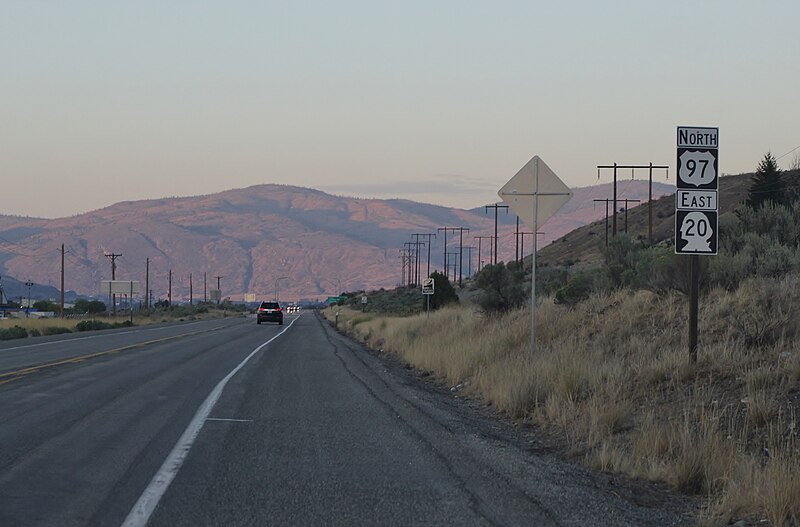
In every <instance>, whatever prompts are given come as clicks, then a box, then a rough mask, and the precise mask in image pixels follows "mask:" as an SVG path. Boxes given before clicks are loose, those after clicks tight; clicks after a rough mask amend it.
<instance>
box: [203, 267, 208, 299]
mask: <svg viewBox="0 0 800 527" xmlns="http://www.w3.org/2000/svg"><path fill="white" fill-rule="evenodd" d="M206 292H207V289H206V272H205V271H203V303H206V302H208V296H207V295H206Z"/></svg>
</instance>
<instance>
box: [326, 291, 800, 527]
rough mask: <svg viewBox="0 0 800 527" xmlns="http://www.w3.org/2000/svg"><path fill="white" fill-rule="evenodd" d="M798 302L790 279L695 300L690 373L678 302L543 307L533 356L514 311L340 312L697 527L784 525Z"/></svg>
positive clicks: (631, 297)
mask: <svg viewBox="0 0 800 527" xmlns="http://www.w3.org/2000/svg"><path fill="white" fill-rule="evenodd" d="M766 296H769V301H768V302H767V301H766V300H765V297H766ZM798 300H800V282H798V279H797V278H796V277H788V278H786V279H784V280H783V281H782V282H780V283H776V284H774V285H764V283H760V282H755V281H754V282H748V283H745V284H744V286H743V287H741V288H740V289H739V290H738V291H736V292H733V293H729V292H726V291H724V290H715V291H711V292H710V293H708V294H707V295H706V296H704V298H703V299H702V300H701V312H700V328H701V349H700V355H699V360H698V362H697V363H696V364H691V363H690V362H689V354H688V349H687V320H688V302H687V300H686V298H685V297H684V296H681V295H679V294H677V293H676V294H669V295H665V296H658V295H655V294H653V293H650V292H645V291H638V292H630V291H617V292H614V293H611V294H599V295H595V296H593V297H591V298H590V299H588V300H586V301H585V302H583V303H581V304H579V305H578V306H577V307H575V308H566V307H563V306H558V305H554V304H553V302H552V301H550V300H547V299H545V300H544V301H543V302H542V303H541V305H540V306H539V307H538V308H537V328H536V332H537V343H536V350H535V352H533V353H532V352H531V348H530V341H529V335H530V313H529V311H528V310H524V309H523V310H518V311H513V312H510V313H507V314H505V315H502V316H494V317H492V316H487V315H485V314H482V313H479V312H477V311H475V310H474V309H473V308H471V307H451V308H445V309H442V310H440V311H437V312H434V313H431V315H430V317H429V318H426V316H425V315H419V316H412V317H405V318H400V317H394V318H393V317H379V316H377V315H373V314H364V313H358V312H353V311H349V310H346V309H341V316H340V324H343V325H344V327H345V329H346V330H347V331H349V332H350V333H352V334H353V335H354V336H357V337H358V338H361V339H362V340H364V341H365V342H366V343H367V344H368V345H370V346H371V347H373V348H376V349H383V350H384V351H385V352H388V353H393V354H396V355H398V356H400V357H402V358H403V359H404V360H406V361H407V362H409V363H410V364H412V365H414V366H415V367H417V368H419V369H422V370H426V371H429V372H432V373H433V374H435V375H436V376H438V377H439V378H441V379H442V380H443V381H444V382H447V383H448V384H450V385H452V386H456V385H461V386H463V389H464V390H466V391H467V392H468V393H470V394H472V395H473V396H476V397H481V398H483V399H485V400H486V401H488V402H490V403H491V404H493V405H494V406H495V407H497V408H498V409H499V410H500V411H503V412H505V413H507V414H508V415H510V416H512V417H515V418H520V419H528V420H532V421H534V422H537V423H539V424H541V425H543V426H547V427H552V428H554V429H556V430H559V431H561V432H563V434H564V435H565V437H566V438H567V441H568V442H569V447H570V449H571V450H572V451H573V452H576V453H580V454H581V455H582V456H583V457H584V458H585V459H586V462H587V463H588V464H589V465H591V466H593V467H595V468H598V469H601V470H607V471H617V472H624V473H628V474H632V475H635V476H638V477H645V478H650V479H654V480H661V481H666V482H669V483H670V484H672V485H673V486H674V487H675V488H677V489H680V490H682V491H684V492H687V493H693V494H698V495H702V496H706V497H707V500H706V503H707V505H706V507H705V509H704V511H703V513H702V515H701V517H700V519H701V522H702V523H706V524H709V525H712V524H719V523H724V522H726V521H728V520H730V519H734V518H742V517H763V518H768V519H769V521H770V522H771V523H772V524H774V525H793V524H796V523H797V521H798V518H800V484H798V483H795V481H800V472H799V471H798V468H800V462H799V461H798V459H800V458H799V457H798V452H797V444H796V441H795V438H796V428H795V423H796V420H797V408H796V407H795V405H794V398H793V396H794V394H796V393H797V392H798V383H799V382H800V318H798V315H797V314H795V311H794V306H796V305H797V302H798ZM772 312H777V313H779V314H780V317H779V320H780V324H775V322H774V320H773V319H771V318H770V316H769V315H770V313H772ZM326 316H330V312H328V313H327V314H326Z"/></svg>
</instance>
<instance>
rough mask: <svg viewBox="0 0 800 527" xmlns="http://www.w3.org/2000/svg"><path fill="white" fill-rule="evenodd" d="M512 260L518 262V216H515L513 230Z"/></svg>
mask: <svg viewBox="0 0 800 527" xmlns="http://www.w3.org/2000/svg"><path fill="white" fill-rule="evenodd" d="M514 261H515V262H517V263H519V216H517V230H515V231H514Z"/></svg>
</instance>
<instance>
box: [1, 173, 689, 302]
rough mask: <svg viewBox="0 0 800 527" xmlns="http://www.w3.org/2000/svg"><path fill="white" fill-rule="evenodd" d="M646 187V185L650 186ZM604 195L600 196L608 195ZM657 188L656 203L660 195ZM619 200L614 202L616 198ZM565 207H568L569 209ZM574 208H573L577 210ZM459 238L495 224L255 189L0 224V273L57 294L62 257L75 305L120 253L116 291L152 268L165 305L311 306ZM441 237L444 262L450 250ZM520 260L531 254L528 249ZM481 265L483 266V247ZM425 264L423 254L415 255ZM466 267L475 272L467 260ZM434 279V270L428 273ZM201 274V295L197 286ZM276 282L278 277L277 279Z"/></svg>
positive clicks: (507, 242) (563, 227) (387, 276)
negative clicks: (252, 301) (62, 255)
mask: <svg viewBox="0 0 800 527" xmlns="http://www.w3.org/2000/svg"><path fill="white" fill-rule="evenodd" d="M646 185H647V183H646V182H642V181H639V182H636V183H634V185H633V187H632V188H631V189H630V191H631V194H629V195H628V197H633V196H634V195H636V196H641V195H642V193H643V192H644V193H645V195H646ZM654 185H655V184H654ZM606 186H607V185H606ZM601 187H603V188H600V189H598V188H596V187H584V189H590V190H582V189H576V198H577V199H578V201H579V202H580V203H579V204H578V205H577V206H576V207H572V208H571V209H570V208H568V209H567V212H566V213H565V214H563V215H558V214H557V215H556V216H555V217H554V218H553V219H552V220H551V222H548V223H547V224H545V226H544V228H545V229H547V230H548V232H549V233H550V234H548V235H547V237H546V239H545V240H540V245H541V244H542V243H547V241H548V240H549V239H555V238H557V237H560V236H561V235H562V234H565V233H566V232H568V231H569V230H572V229H573V228H575V226H579V225H585V224H586V223H589V222H590V221H592V220H593V219H595V217H596V216H597V215H598V214H603V213H604V212H603V211H600V210H598V209H597V208H596V207H594V206H593V207H591V208H590V207H588V205H587V203H588V202H587V201H586V200H587V199H592V198H591V196H592V195H594V194H596V193H597V192H605V191H606V189H605V186H601ZM670 190H672V191H673V192H674V189H671V188H670V187H668V186H664V185H661V186H658V187H657V192H658V193H659V195H663V194H664V193H667V192H669V191H670ZM587 196H588V197H587ZM621 197H622V194H621ZM576 198H573V199H576ZM581 200H583V201H581ZM498 220H499V221H498V230H499V235H500V240H499V242H498V243H499V245H500V247H501V249H500V255H499V259H501V260H509V259H513V258H514V254H515V248H514V229H515V223H516V217H515V215H514V214H513V213H509V214H508V215H507V216H506V215H505V214H500V217H499V218H498ZM461 226H463V227H465V228H467V229H469V231H468V232H466V233H464V245H465V246H468V245H476V244H477V241H476V240H475V239H474V238H473V237H474V236H488V235H491V234H493V233H494V216H493V215H489V214H486V213H485V212H484V210H482V209H481V208H476V209H473V210H465V209H457V208H452V207H443V206H439V205H434V204H426V203H419V202H415V201H412V200H404V199H398V198H395V199H388V200H387V199H378V198H350V197H344V196H336V195H332V194H328V193H326V192H323V191H320V190H316V189H310V188H306V187H299V186H293V185H279V184H273V183H263V184H259V185H253V186H249V187H246V188H242V189H230V190H226V191H223V192H219V193H214V194H203V195H199V196H173V197H166V198H152V199H146V200H139V201H125V202H119V203H115V204H112V205H109V206H107V207H103V208H101V209H96V210H94V211H90V212H86V213H82V214H78V215H73V216H68V217H63V218H56V219H42V218H26V217H17V216H0V272H2V273H4V274H10V275H12V276H15V277H18V278H20V279H21V280H27V279H31V280H33V281H34V282H37V283H41V284H49V285H56V284H58V283H59V277H60V259H59V258H57V256H58V253H57V251H58V250H60V246H61V243H64V244H65V246H66V248H67V255H66V260H67V262H66V267H67V272H66V275H67V287H68V288H70V289H74V290H77V291H80V292H81V293H82V294H99V292H98V289H99V283H100V280H102V279H109V278H110V275H111V272H110V271H111V269H110V267H111V265H110V262H109V261H108V259H107V258H106V257H105V256H104V255H105V254H106V253H118V254H121V255H122V256H120V257H119V259H118V261H117V264H118V269H117V278H118V279H126V280H127V279H132V280H140V281H141V282H142V285H143V286H144V281H145V260H146V258H150V263H151V265H150V288H151V289H152V290H153V296H154V298H165V297H166V296H167V282H168V275H169V270H170V269H172V270H173V291H172V296H173V300H176V299H177V300H188V298H189V275H190V274H191V277H192V278H191V279H192V290H193V299H194V300H202V299H203V292H204V291H205V293H206V295H207V294H208V291H209V290H210V289H211V288H212V285H213V286H214V287H216V280H215V279H213V277H216V276H221V277H222V278H221V282H220V284H221V289H222V294H223V296H225V297H231V298H232V299H234V300H241V299H242V298H243V296H242V295H244V294H245V293H253V294H255V295H256V296H257V297H258V298H265V297H271V296H273V295H274V289H275V285H276V284H275V280H276V279H280V282H281V283H280V284H279V285H280V290H281V291H283V295H281V296H282V297H284V298H290V299H299V298H319V297H324V296H326V295H328V294H336V293H339V292H340V291H336V289H338V288H341V289H343V290H362V289H378V288H381V287H393V286H394V285H397V284H399V283H400V282H401V280H402V277H401V272H402V261H401V259H400V249H402V248H403V247H404V245H403V244H404V243H406V242H409V241H411V234H412V233H414V232H434V233H435V232H436V229H437V228H438V227H461ZM442 238H443V236H441V235H440V236H439V237H438V238H437V239H434V240H433V247H432V248H431V260H432V263H433V264H434V266H435V268H438V269H441V268H442V260H443V259H444V246H443V244H442V241H441V240H442ZM454 239H455V238H454V237H453V236H452V233H448V249H447V251H448V252H452V251H453V250H454V249H457V245H455V246H454V245H452V241H453V240H454ZM523 245H527V246H528V248H527V250H526V252H530V237H528V240H527V242H523ZM482 251H483V254H481V260H483V261H484V263H487V260H488V258H487V256H488V254H487V251H488V248H487V244H486V243H484V244H483V246H482ZM420 252H421V260H422V262H423V263H426V260H427V247H424V248H421V251H420ZM472 252H473V253H475V254H473V260H472V264H471V265H468V262H467V261H466V258H467V256H466V254H467V253H466V251H465V261H464V269H463V273H464V274H467V273H468V271H469V268H470V267H472V271H475V268H476V267H477V265H478V262H477V258H476V257H477V248H476V250H473V251H472ZM432 267H433V266H432ZM204 273H205V286H204V284H203V279H204ZM283 277H286V278H285V279H284V278H283Z"/></svg>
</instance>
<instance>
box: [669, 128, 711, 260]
mask: <svg viewBox="0 0 800 527" xmlns="http://www.w3.org/2000/svg"><path fill="white" fill-rule="evenodd" d="M677 147H678V148H677V167H678V181H677V186H678V191H677V193H676V194H675V252H676V253H677V254H712V255H713V254H717V242H718V231H719V228H718V211H719V201H718V193H719V190H718V189H719V128H707V127H697V126H694V127H692V126H679V127H678V145H677Z"/></svg>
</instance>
